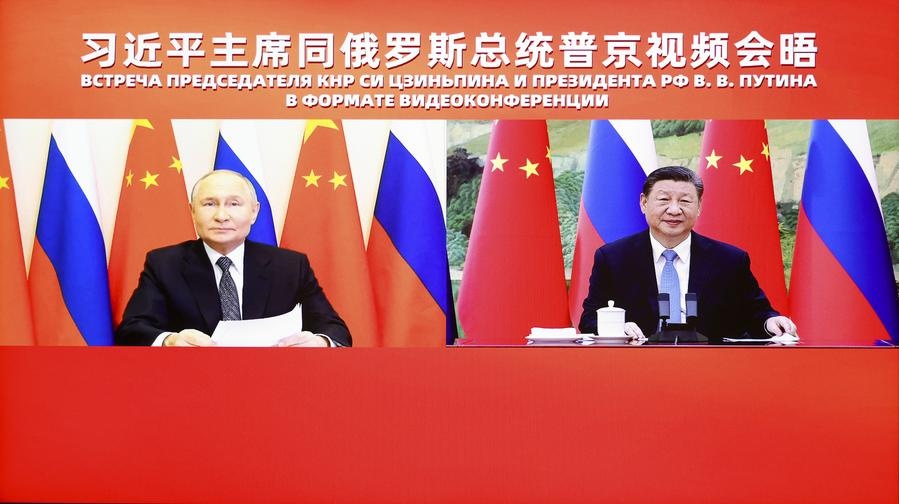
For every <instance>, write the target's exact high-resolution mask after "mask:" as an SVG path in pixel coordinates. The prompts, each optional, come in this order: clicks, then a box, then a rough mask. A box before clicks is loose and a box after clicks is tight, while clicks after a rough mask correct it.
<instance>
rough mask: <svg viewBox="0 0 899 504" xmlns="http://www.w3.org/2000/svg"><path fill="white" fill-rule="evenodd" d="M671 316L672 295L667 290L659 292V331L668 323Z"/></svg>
mask: <svg viewBox="0 0 899 504" xmlns="http://www.w3.org/2000/svg"><path fill="white" fill-rule="evenodd" d="M669 318H671V295H670V294H668V293H667V292H662V293H660V294H659V326H658V328H657V332H661V331H662V328H663V327H666V326H667V325H668V319H669Z"/></svg>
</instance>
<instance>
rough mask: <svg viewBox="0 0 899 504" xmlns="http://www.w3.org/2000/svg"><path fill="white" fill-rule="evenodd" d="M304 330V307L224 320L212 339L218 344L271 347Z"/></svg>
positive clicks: (299, 306) (298, 306) (297, 306)
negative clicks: (272, 313) (256, 317)
mask: <svg viewBox="0 0 899 504" xmlns="http://www.w3.org/2000/svg"><path fill="white" fill-rule="evenodd" d="M302 330H303V307H302V306H301V305H296V307H294V309H293V310H291V311H289V312H287V313H285V314H284V315H278V316H275V317H268V318H261V319H251V320H223V321H221V322H219V324H218V326H216V328H215V332H213V333H212V341H214V342H215V344H216V345H218V346H229V347H270V346H274V345H276V344H277V343H278V341H280V340H281V339H282V338H286V337H287V336H290V335H293V334H297V333H298V332H300V331H302Z"/></svg>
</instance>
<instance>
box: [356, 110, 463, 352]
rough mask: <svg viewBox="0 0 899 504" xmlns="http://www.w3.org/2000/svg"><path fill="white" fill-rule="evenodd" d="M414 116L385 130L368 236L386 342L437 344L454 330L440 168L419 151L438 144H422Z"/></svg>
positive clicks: (380, 323)
mask: <svg viewBox="0 0 899 504" xmlns="http://www.w3.org/2000/svg"><path fill="white" fill-rule="evenodd" d="M416 124H417V125H418V126H416ZM416 124H409V123H407V122H403V121H398V122H395V123H393V125H392V127H391V131H390V133H389V134H388V139H387V148H386V153H385V156H384V166H383V169H382V171H381V181H380V184H379V186H378V195H377V200H376V202H375V209H374V219H373V221H372V225H371V234H370V237H369V242H368V251H367V253H368V259H369V268H370V271H371V276H372V285H373V286H375V288H374V295H375V306H376V310H377V314H378V326H379V332H380V334H381V335H382V337H383V341H384V345H385V346H443V345H444V344H446V343H452V340H453V338H454V337H455V318H454V317H453V312H452V309H451V301H450V300H451V299H452V295H451V291H450V283H449V264H448V261H447V256H446V222H445V220H444V210H443V202H442V200H441V198H440V196H439V195H440V194H446V190H445V185H446V179H445V177H446V175H445V168H443V167H442V166H441V168H443V169H442V173H440V172H441V170H437V169H433V168H435V167H434V166H431V165H434V164H435V163H430V162H429V160H428V159H424V156H425V154H424V153H426V152H441V153H442V152H445V149H443V150H440V149H427V145H426V142H427V138H426V135H425V133H426V132H425V131H423V128H421V127H420V123H416ZM427 167H430V168H432V169H430V170H428V169H427ZM441 175H442V177H441Z"/></svg>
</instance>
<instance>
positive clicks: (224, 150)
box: [213, 121, 278, 246]
mask: <svg viewBox="0 0 899 504" xmlns="http://www.w3.org/2000/svg"><path fill="white" fill-rule="evenodd" d="M213 167H214V168H213V169H215V170H231V171H236V172H238V173H240V174H241V175H243V176H244V177H246V178H248V179H250V182H252V183H253V187H254V188H255V189H256V197H257V198H258V199H259V216H258V217H256V222H255V223H254V224H253V227H251V228H250V234H249V236H247V239H249V240H253V241H255V242H259V243H265V244H268V245H274V246H277V245H278V237H277V235H276V234H275V221H274V219H273V218H272V206H271V204H270V203H269V201H268V196H267V195H266V194H265V189H264V188H263V185H262V183H261V182H262V181H263V180H264V179H265V172H264V169H263V166H262V160H261V157H260V155H259V140H258V138H257V136H256V128H255V126H254V124H253V123H252V122H251V121H223V122H222V125H221V128H220V129H219V140H218V146H217V148H216V150H215V163H214V164H213Z"/></svg>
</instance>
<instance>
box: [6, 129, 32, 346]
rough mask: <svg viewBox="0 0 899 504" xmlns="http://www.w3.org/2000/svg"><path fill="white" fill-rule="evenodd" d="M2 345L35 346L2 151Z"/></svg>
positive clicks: (13, 202)
mask: <svg viewBox="0 0 899 504" xmlns="http://www.w3.org/2000/svg"><path fill="white" fill-rule="evenodd" d="M0 144H2V145H3V146H4V147H5V145H6V134H5V133H3V132H0ZM0 158H2V159H0V268H2V269H3V274H2V275H0V323H2V330H0V345H33V344H34V332H33V329H32V325H31V303H30V299H29V296H28V282H27V280H26V276H25V259H24V256H23V255H22V237H21V235H20V234H19V218H18V215H17V214H16V197H15V193H14V192H13V184H12V175H11V173H10V169H9V158H8V156H7V153H6V149H5V148H4V149H3V150H2V151H0Z"/></svg>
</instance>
